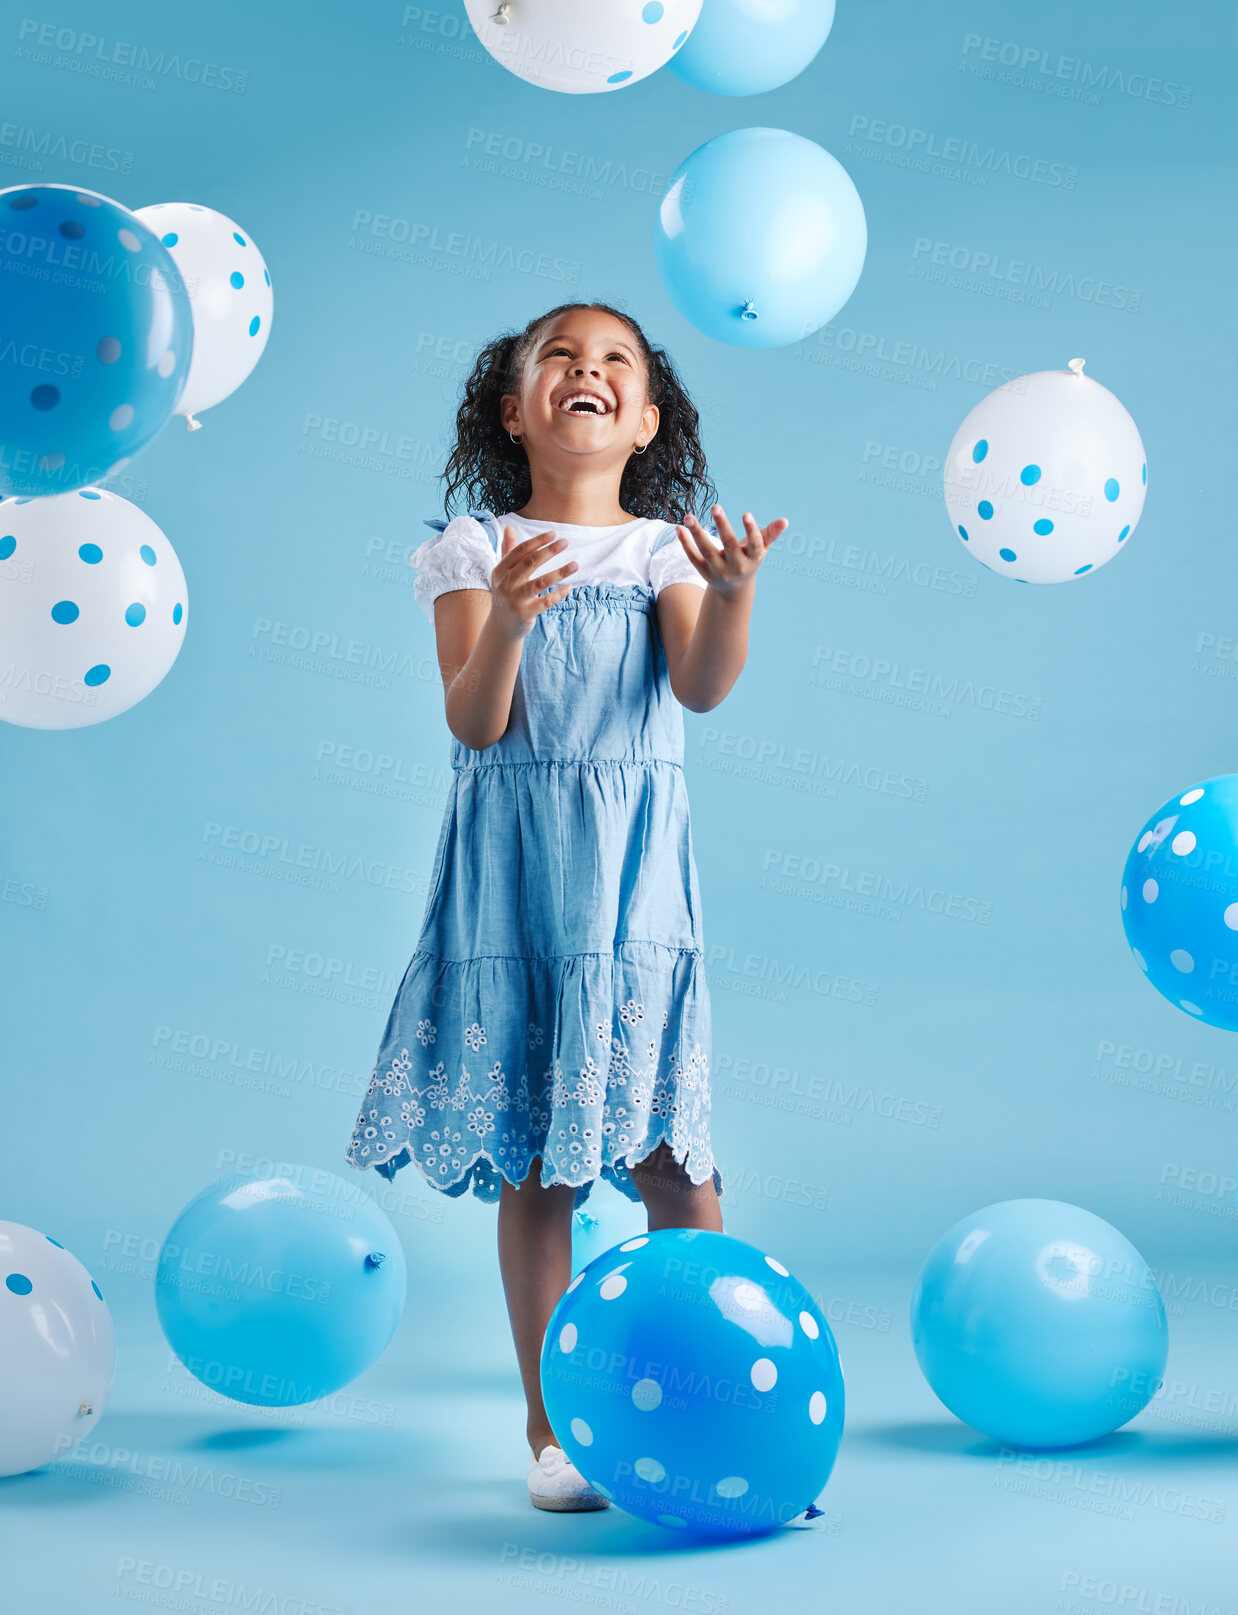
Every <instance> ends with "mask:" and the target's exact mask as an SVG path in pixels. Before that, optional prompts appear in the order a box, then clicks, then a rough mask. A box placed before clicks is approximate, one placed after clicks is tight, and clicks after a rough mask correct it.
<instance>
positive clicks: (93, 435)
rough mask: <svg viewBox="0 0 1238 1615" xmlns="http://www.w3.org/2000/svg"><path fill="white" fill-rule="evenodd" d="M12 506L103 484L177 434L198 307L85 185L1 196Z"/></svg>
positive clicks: (134, 228) (6, 448)
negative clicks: (170, 431) (170, 424)
mask: <svg viewBox="0 0 1238 1615" xmlns="http://www.w3.org/2000/svg"><path fill="white" fill-rule="evenodd" d="M0 244H2V246H3V270H6V271H7V272H8V276H9V279H8V281H7V282H6V283H5V286H4V291H3V307H4V322H3V327H4V328H3V333H2V334H0V361H3V362H0V494H6V493H9V494H12V493H20V494H36V495H37V494H57V493H67V492H70V491H71V490H72V489H74V488H84V487H85V486H86V485H87V484H88V483H92V482H101V481H102V480H103V479H104V478H105V477H106V476H108V475H109V473H111V472H113V471H117V470H119V469H120V468H121V467H122V466H123V465H125V464H127V463H128V461H129V460H130V459H131V458H132V456H133V455H135V454H137V453H138V451H139V450H140V449H144V448H145V447H146V445H147V444H148V443H149V442H150V441H151V439H152V438H153V437H154V436H155V434H156V433H157V432H158V431H159V429H160V427H162V426H163V425H164V423H165V422H166V421H167V420H168V417H169V416H170V415H171V414H172V411H173V410H174V409H175V407H176V403H177V400H178V399H179V397H180V392H181V387H182V386H183V384H184V381H185V377H186V375H187V374H188V371H189V363H190V357H191V352H192V346H193V323H192V316H191V314H190V311H189V298H188V296H187V295H186V292H185V288H184V286H183V285H182V283H181V279H180V276H179V274H178V273H177V269H176V265H175V264H174V263H173V262H172V259H171V257H170V256H169V255H168V250H167V248H166V247H164V246H162V245H160V243H159V241H158V240H157V239H156V238H155V237H154V236H153V235H152V234H151V233H150V231H149V230H148V229H147V227H146V226H145V225H144V224H143V223H142V221H141V220H140V219H139V218H137V217H136V216H135V215H134V214H132V213H130V212H129V210H128V208H124V207H121V205H120V203H119V202H113V201H112V199H111V198H110V197H107V196H100V195H99V194H98V193H97V192H95V191H84V190H80V189H78V187H77V186H74V185H20V186H16V187H12V188H10V189H8V190H3V191H0Z"/></svg>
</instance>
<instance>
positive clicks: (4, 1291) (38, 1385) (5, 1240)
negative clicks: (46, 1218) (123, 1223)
mask: <svg viewBox="0 0 1238 1615" xmlns="http://www.w3.org/2000/svg"><path fill="white" fill-rule="evenodd" d="M115 1378H116V1339H115V1335H114V1334H113V1331H112V1315H111V1313H110V1312H109V1311H108V1309H107V1304H106V1302H105V1301H104V1299H103V1292H102V1291H101V1290H100V1288H99V1286H98V1285H97V1284H96V1283H95V1281H94V1280H93V1279H92V1278H91V1276H90V1274H89V1273H88V1272H87V1271H86V1269H85V1268H84V1267H83V1266H82V1264H81V1263H80V1262H79V1261H78V1259H77V1257H76V1256H72V1255H70V1253H69V1252H68V1251H67V1250H65V1248H64V1246H63V1245H62V1244H61V1243H60V1241H59V1240H56V1239H53V1238H52V1236H51V1235H50V1234H41V1233H39V1232H38V1231H37V1230H36V1229H34V1228H27V1227H26V1226H25V1225H24V1224H23V1223H19V1222H0V1475H24V1474H25V1473H26V1471H27V1470H29V1469H38V1468H40V1467H41V1466H42V1465H43V1464H50V1463H51V1462H52V1460H53V1459H55V1458H62V1457H63V1456H64V1454H65V1453H66V1452H67V1451H68V1450H69V1448H70V1447H72V1446H73V1445H74V1444H75V1443H76V1442H78V1441H80V1440H81V1439H82V1437H83V1436H85V1435H88V1434H89V1432H90V1431H91V1430H93V1429H94V1427H95V1425H96V1424H98V1422H99V1420H100V1418H102V1416H103V1410H104V1408H105V1407H106V1406H107V1404H108V1398H109V1397H110V1396H111V1394H112V1383H113V1381H114V1380H115Z"/></svg>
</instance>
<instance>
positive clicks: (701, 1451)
mask: <svg viewBox="0 0 1238 1615" xmlns="http://www.w3.org/2000/svg"><path fill="white" fill-rule="evenodd" d="M541 1383H542V1396H543V1399H544V1401H545V1404H546V1411H547V1413H548V1415H549V1417H550V1423H551V1428H552V1429H553V1430H554V1432H555V1437H556V1440H557V1441H558V1443H559V1444H560V1446H561V1447H562V1448H563V1450H564V1452H566V1453H567V1455H568V1457H569V1458H570V1459H571V1460H572V1462H573V1463H574V1464H575V1465H576V1467H577V1469H579V1470H580V1472H581V1474H582V1475H584V1476H585V1477H586V1478H587V1479H588V1480H589V1482H590V1483H591V1484H592V1485H593V1486H595V1487H596V1488H597V1490H598V1491H600V1492H601V1493H602V1494H603V1496H605V1497H607V1498H609V1499H610V1500H611V1501H612V1502H614V1503H615V1504H617V1505H618V1506H619V1507H620V1508H622V1509H625V1510H627V1512H628V1513H630V1514H635V1515H637V1516H639V1517H640V1518H641V1519H645V1520H654V1521H656V1522H657V1523H658V1524H660V1525H665V1526H669V1527H670V1528H671V1529H673V1530H676V1531H683V1532H685V1533H687V1534H690V1535H698V1536H707V1537H718V1536H722V1537H733V1536H751V1535H756V1534H759V1533H762V1532H767V1531H772V1530H776V1529H777V1528H778V1527H779V1526H782V1525H786V1524H788V1523H789V1522H790V1521H791V1520H793V1519H795V1518H796V1516H798V1515H801V1514H803V1513H804V1512H805V1510H807V1509H808V1508H809V1507H810V1505H812V1504H813V1503H814V1501H815V1499H816V1497H817V1494H818V1493H819V1492H820V1490H821V1488H822V1487H823V1486H824V1485H825V1483H826V1481H827V1480H828V1479H829V1475H830V1471H831V1469H832V1468H833V1466H834V1458H835V1456H836V1454H837V1452H838V1443H839V1441H840V1440H841V1438H842V1430H843V1379H842V1370H841V1368H840V1366H839V1362H838V1349H837V1347H836V1346H835V1344H834V1337H833V1335H832V1334H831V1332H830V1326H829V1324H828V1323H826V1321H825V1318H824V1317H823V1316H822V1314H821V1312H820V1310H819V1308H818V1307H817V1305H816V1303H815V1301H814V1300H813V1299H812V1297H811V1296H810V1295H809V1294H808V1292H807V1290H805V1289H804V1287H803V1285H802V1284H800V1283H799V1281H798V1280H797V1279H795V1278H793V1277H792V1275H791V1274H790V1273H789V1272H788V1270H787V1269H786V1268H785V1267H784V1266H783V1265H782V1263H781V1262H779V1261H777V1260H775V1258H774V1257H772V1256H766V1255H764V1254H763V1253H762V1252H761V1251H759V1250H757V1249H756V1248H755V1247H754V1246H752V1245H746V1244H744V1243H743V1242H742V1241H741V1240H738V1239H732V1238H730V1236H729V1235H727V1234H717V1233H712V1232H708V1231H703V1230H701V1229H696V1228H663V1229H660V1230H658V1231H657V1232H655V1233H648V1234H638V1235H636V1236H634V1237H633V1238H632V1239H628V1240H625V1241H624V1242H623V1243H622V1244H621V1245H618V1246H616V1247H615V1248H614V1249H613V1250H610V1251H605V1252H603V1254H602V1255H601V1256H599V1257H597V1259H596V1260H595V1261H593V1262H590V1264H589V1266H588V1267H587V1268H585V1269H584V1271H583V1272H581V1273H578V1274H577V1275H576V1277H575V1278H574V1279H573V1280H572V1282H571V1283H570V1284H569V1285H568V1287H567V1289H566V1290H565V1291H564V1293H563V1295H562V1297H561V1298H560V1301H559V1304H558V1306H557V1307H556V1308H555V1310H554V1312H553V1314H552V1315H551V1319H550V1323H549V1324H548V1325H547V1328H546V1337H545V1340H544V1342H543V1345H542V1358H541Z"/></svg>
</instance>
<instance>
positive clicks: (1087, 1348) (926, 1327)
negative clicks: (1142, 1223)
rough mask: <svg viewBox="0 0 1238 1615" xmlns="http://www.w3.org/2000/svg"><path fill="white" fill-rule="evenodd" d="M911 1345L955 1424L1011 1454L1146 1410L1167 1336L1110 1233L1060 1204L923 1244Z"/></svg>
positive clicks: (1085, 1436)
mask: <svg viewBox="0 0 1238 1615" xmlns="http://www.w3.org/2000/svg"><path fill="white" fill-rule="evenodd" d="M911 1338H912V1343H913V1344H914V1346H915V1351H916V1357H917V1358H918V1359H919V1363H920V1367H921V1369H922V1370H923V1371H924V1377H925V1379H927V1380H928V1382H929V1384H930V1385H931V1386H932V1388H933V1390H934V1391H935V1392H936V1393H937V1395H938V1397H940V1399H941V1400H942V1401H943V1402H944V1403H945V1404H946V1406H947V1407H948V1408H949V1409H950V1411H951V1412H952V1413H954V1414H956V1415H957V1416H958V1417H959V1418H960V1419H962V1421H963V1422H964V1424H970V1425H972V1426H973V1427H974V1428H975V1429H977V1430H981V1431H983V1432H984V1434H985V1435H987V1436H992V1437H993V1439H994V1440H995V1441H1000V1442H1003V1443H1004V1444H1005V1445H1007V1446H1011V1447H1071V1446H1077V1445H1078V1444H1079V1443H1080V1442H1084V1441H1093V1440H1095V1439H1096V1437H1097V1436H1102V1435H1107V1434H1108V1433H1109V1432H1110V1431H1111V1430H1116V1429H1117V1428H1118V1427H1119V1426H1120V1425H1123V1424H1126V1423H1127V1421H1128V1420H1130V1419H1133V1418H1134V1417H1135V1415H1136V1414H1137V1413H1138V1412H1139V1411H1140V1410H1141V1409H1142V1408H1144V1407H1145V1406H1146V1405H1147V1403H1148V1402H1149V1401H1150V1400H1151V1398H1152V1397H1153V1396H1154V1395H1155V1394H1156V1392H1157V1391H1158V1390H1159V1389H1160V1386H1161V1383H1162V1380H1161V1375H1162V1374H1163V1373H1164V1369H1165V1358H1166V1354H1167V1351H1168V1339H1169V1334H1168V1327H1167V1325H1166V1322H1165V1307H1164V1304H1163V1302H1162V1300H1161V1296H1160V1292H1159V1290H1158V1289H1157V1287H1156V1282H1155V1280H1154V1279H1153V1277H1152V1273H1151V1271H1150V1269H1149V1268H1148V1265H1147V1263H1146V1262H1145V1261H1144V1260H1143V1258H1142V1257H1141V1256H1140V1254H1139V1252H1138V1251H1137V1250H1136V1249H1135V1247H1134V1246H1133V1245H1132V1244H1131V1243H1130V1241H1129V1240H1128V1239H1126V1238H1124V1237H1123V1235H1121V1234H1120V1233H1119V1232H1118V1230H1117V1229H1116V1228H1113V1227H1111V1226H1110V1224H1109V1223H1107V1222H1105V1221H1104V1219H1103V1218H1101V1217H1097V1216H1096V1215H1094V1213H1092V1212H1090V1211H1085V1210H1083V1209H1082V1207H1080V1206H1072V1205H1067V1204H1066V1203H1065V1202H1064V1201H1061V1200H1004V1201H1001V1202H1000V1203H999V1204H997V1205H993V1206H985V1207H984V1209H983V1210H981V1211H976V1212H973V1213H972V1214H971V1216H970V1217H964V1218H963V1220H962V1221H961V1222H957V1223H955V1225H954V1227H953V1228H951V1229H950V1230H949V1231H948V1232H947V1233H945V1234H943V1235H942V1237H941V1239H940V1240H938V1242H937V1244H936V1245H935V1246H934V1247H933V1249H932V1251H931V1252H930V1253H929V1256H928V1259H927V1260H926V1262H925V1263H924V1266H923V1268H922V1269H921V1271H920V1277H919V1280H918V1281H917V1284H916V1288H915V1293H914V1295H913V1296H912V1301H911Z"/></svg>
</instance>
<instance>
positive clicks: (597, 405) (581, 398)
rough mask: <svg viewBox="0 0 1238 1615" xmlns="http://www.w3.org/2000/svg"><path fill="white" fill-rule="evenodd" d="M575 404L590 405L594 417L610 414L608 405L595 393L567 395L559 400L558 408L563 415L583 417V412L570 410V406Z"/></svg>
mask: <svg viewBox="0 0 1238 1615" xmlns="http://www.w3.org/2000/svg"><path fill="white" fill-rule="evenodd" d="M575 403H586V404H591V405H592V406H593V409H592V413H593V414H594V415H608V414H609V413H610V406H609V404H607V403H606V401H605V400H604V399H602V398H599V397H598V395H597V394H596V393H569V394H568V396H567V397H566V398H562V399H560V400H559V406H558V407H559V408H560V409H561V410H562V411H563V413H564V414H565V415H583V414H584V413H585V411H584V410H580V409H576V410H574V409H573V408H572V405H573V404H575Z"/></svg>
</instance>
